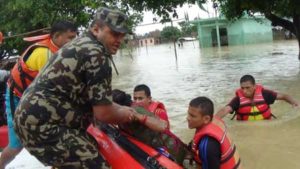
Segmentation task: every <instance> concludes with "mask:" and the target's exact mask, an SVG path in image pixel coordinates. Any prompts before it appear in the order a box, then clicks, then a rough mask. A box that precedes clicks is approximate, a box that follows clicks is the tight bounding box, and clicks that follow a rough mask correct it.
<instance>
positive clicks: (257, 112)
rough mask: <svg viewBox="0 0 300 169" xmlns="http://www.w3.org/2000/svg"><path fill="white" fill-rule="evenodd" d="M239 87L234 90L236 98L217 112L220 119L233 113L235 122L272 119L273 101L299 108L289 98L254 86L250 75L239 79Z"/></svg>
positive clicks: (256, 85) (296, 103) (297, 104)
mask: <svg viewBox="0 0 300 169" xmlns="http://www.w3.org/2000/svg"><path fill="white" fill-rule="evenodd" d="M240 85H241V88H240V89H237V90H236V96H235V97H234V98H233V99H232V100H231V102H230V103H229V104H228V105H227V106H225V107H224V108H222V109H221V110H219V112H218V113H217V114H216V115H217V116H219V117H221V118H222V117H224V116H225V115H227V114H228V113H233V112H235V113H236V119H237V120H249V121H254V120H268V119H271V117H272V113H271V108H270V104H273V103H274V102H275V100H284V101H286V102H288V103H290V104H291V105H292V106H293V107H298V106H299V103H298V102H297V101H296V100H295V99H293V98H292V97H291V96H289V95H287V94H282V93H278V92H274V91H272V90H268V89H265V88H264V87H263V86H262V85H259V84H256V83H255V79H254V77H253V76H251V75H244V76H243V77H242V78H241V79H240ZM274 117H275V116H274Z"/></svg>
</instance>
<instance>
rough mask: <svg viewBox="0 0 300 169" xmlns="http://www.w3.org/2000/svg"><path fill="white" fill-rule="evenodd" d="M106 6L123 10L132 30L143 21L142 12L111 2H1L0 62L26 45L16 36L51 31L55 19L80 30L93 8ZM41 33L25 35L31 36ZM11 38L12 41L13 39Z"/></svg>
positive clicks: (77, 0) (88, 19) (48, 0)
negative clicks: (71, 24)
mask: <svg viewBox="0 0 300 169" xmlns="http://www.w3.org/2000/svg"><path fill="white" fill-rule="evenodd" d="M101 6H105V7H112V8H119V9H122V11H123V12H125V13H127V14H129V16H130V17H129V18H130V22H129V23H128V24H129V25H130V26H131V27H133V26H134V25H136V24H137V23H138V22H140V21H141V20H142V15H141V13H138V12H135V13H132V14H130V13H129V11H133V10H132V9H131V8H130V6H129V5H128V4H126V5H122V3H118V1H113V0H106V1H103V0H101V1H100V0H67V1H65V0H9V1H8V0H0V31H1V32H3V34H4V36H5V37H6V38H5V39H4V43H3V44H1V45H0V59H3V58H5V57H7V56H10V55H16V54H20V52H22V51H23V50H24V48H25V47H26V46H28V44H26V42H24V41H23V40H22V38H23V36H17V35H19V34H23V33H25V32H30V31H33V30H37V29H41V28H50V27H51V25H52V24H53V23H54V22H55V21H58V20H70V21H73V22H74V23H75V24H76V25H77V26H79V27H87V26H88V24H89V22H90V21H91V19H92V16H93V14H94V13H95V11H96V9H97V8H99V7H101ZM41 33H44V32H35V33H33V34H27V35H26V36H32V35H35V34H41ZM12 37H13V38H12Z"/></svg>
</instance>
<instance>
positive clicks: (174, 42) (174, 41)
mask: <svg viewBox="0 0 300 169" xmlns="http://www.w3.org/2000/svg"><path fill="white" fill-rule="evenodd" d="M171 26H172V28H173V21H172V20H171ZM172 39H173V44H174V52H175V60H176V65H177V50H176V40H175V35H174V33H173V38H172Z"/></svg>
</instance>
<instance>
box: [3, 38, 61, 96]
mask: <svg viewBox="0 0 300 169" xmlns="http://www.w3.org/2000/svg"><path fill="white" fill-rule="evenodd" d="M38 47H46V48H48V49H50V51H51V52H52V53H56V52H57V51H58V49H59V48H58V47H57V46H56V45H55V44H53V42H52V41H51V38H50V36H47V37H46V39H44V40H42V41H40V42H37V43H35V44H33V45H31V46H29V47H28V48H27V49H26V51H25V52H24V53H23V54H22V55H21V57H20V58H19V59H18V61H17V63H16V64H15V66H14V67H13V68H12V70H11V76H10V77H9V79H8V82H7V85H8V87H9V88H10V89H11V90H12V91H13V92H14V94H15V95H16V96H18V97H21V96H22V94H23V92H24V90H25V89H26V88H27V87H28V86H29V85H30V83H31V82H32V81H33V80H34V78H35V77H36V76H37V74H38V73H39V72H38V71H36V70H31V69H29V68H28V66H27V65H26V63H25V62H26V60H27V59H28V58H29V56H30V55H31V54H32V52H33V51H34V49H36V48H38Z"/></svg>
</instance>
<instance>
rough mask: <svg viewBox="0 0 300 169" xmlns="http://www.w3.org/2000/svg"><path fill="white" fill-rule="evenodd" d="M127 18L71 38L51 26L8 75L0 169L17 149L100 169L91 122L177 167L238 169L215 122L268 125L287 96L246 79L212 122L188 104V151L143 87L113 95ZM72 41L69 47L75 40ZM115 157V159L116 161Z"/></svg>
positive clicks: (103, 19) (200, 103) (57, 162)
mask: <svg viewBox="0 0 300 169" xmlns="http://www.w3.org/2000/svg"><path fill="white" fill-rule="evenodd" d="M127 20H128V17H127V16H126V15H125V14H123V13H122V12H120V11H118V10H112V9H108V8H100V9H99V10H98V11H97V12H96V14H95V16H94V20H93V22H92V23H91V26H90V28H89V29H88V31H87V32H86V33H84V34H83V35H81V36H80V37H77V38H75V37H76V33H77V28H76V27H75V26H74V24H72V23H70V22H67V21H61V22H58V23H56V24H53V26H52V29H51V32H50V34H49V36H43V38H41V39H38V38H33V39H35V40H36V39H38V41H37V42H35V43H34V44H33V45H31V46H30V47H28V49H27V50H26V51H25V52H24V53H23V54H22V56H21V57H20V58H19V60H18V62H17V63H16V65H15V67H14V68H13V69H12V70H11V73H10V77H9V80H8V83H7V84H8V87H7V91H6V101H5V104H6V113H7V121H8V128H9V145H8V146H7V147H6V148H5V149H4V150H3V152H2V154H1V158H0V169H3V168H4V167H5V165H6V164H8V163H9V162H10V161H11V160H12V159H13V158H14V156H16V155H17V154H18V153H19V152H20V150H21V149H22V148H23V146H24V147H25V148H26V149H27V150H28V151H29V152H30V154H32V155H33V156H35V157H36V158H37V159H38V160H39V161H41V162H42V163H43V164H44V165H47V166H53V167H55V168H62V169H63V168H72V169H73V168H74V169H75V168H86V169H99V168H101V167H102V165H100V164H101V163H102V162H103V158H102V157H101V154H100V153H99V151H98V145H97V142H96V141H95V139H93V137H92V136H91V135H90V134H88V133H87V131H86V129H87V127H88V126H89V125H90V124H91V123H92V124H97V123H95V121H96V122H101V123H108V124H112V125H116V126H118V128H119V130H122V131H124V132H126V133H127V134H130V135H132V136H134V137H136V138H137V139H138V140H140V141H142V142H144V143H146V144H148V145H150V146H151V147H153V148H155V149H160V150H161V149H163V151H164V152H166V153H165V154H169V156H168V157H169V158H170V159H172V160H174V161H176V162H177V163H178V164H180V165H182V164H183V161H184V159H186V158H187V157H191V156H192V157H193V159H194V160H195V161H196V162H197V164H198V165H199V166H201V168H203V169H217V168H222V169H227V168H240V167H241V160H240V158H239V155H238V151H237V148H236V146H235V144H234V143H233V141H232V140H231V138H230V137H229V136H228V134H227V132H228V130H227V128H226V125H225V123H224V121H223V120H222V117H224V116H225V115H226V114H228V113H233V112H234V113H235V114H236V119H237V120H269V119H271V118H272V117H274V116H273V115H272V113H271V109H270V106H269V105H270V104H273V103H274V101H275V100H285V101H287V102H288V103H290V104H291V105H293V106H299V103H298V102H297V101H296V100H295V99H293V98H292V97H291V96H289V95H286V94H281V93H278V92H274V91H271V90H268V89H265V88H264V87H263V86H262V85H259V84H256V82H255V79H254V77H253V76H251V75H244V76H243V77H242V78H241V80H240V86H241V88H239V89H237V91H236V97H235V98H233V99H232V101H231V102H230V103H229V104H228V105H226V106H225V107H224V108H222V109H221V110H220V111H218V112H217V113H216V114H215V115H214V104H213V102H212V101H211V100H210V99H209V98H207V97H203V96H199V97H196V98H194V99H192V100H191V101H190V103H189V107H188V110H187V122H188V127H189V128H190V129H196V132H195V136H194V138H193V139H192V141H191V142H190V144H189V145H186V144H185V143H183V142H182V141H181V140H180V139H179V138H178V137H177V136H176V135H175V134H174V133H172V132H171V130H170V122H169V118H168V114H167V111H166V108H165V106H164V104H163V103H161V102H158V101H154V100H153V99H152V96H151V91H150V88H149V87H148V86H147V85H145V84H140V85H137V86H136V87H135V88H134V90H133V100H132V98H131V96H130V95H129V94H126V93H125V92H123V91H121V90H118V89H115V90H112V85H111V80H112V68H111V63H110V62H111V61H112V55H114V54H116V52H117V50H118V49H119V47H120V45H121V43H122V40H123V39H124V36H125V35H126V33H129V32H130V30H129V29H128V27H127V25H126V23H127ZM74 38H75V39H74ZM116 155H117V154H116Z"/></svg>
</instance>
